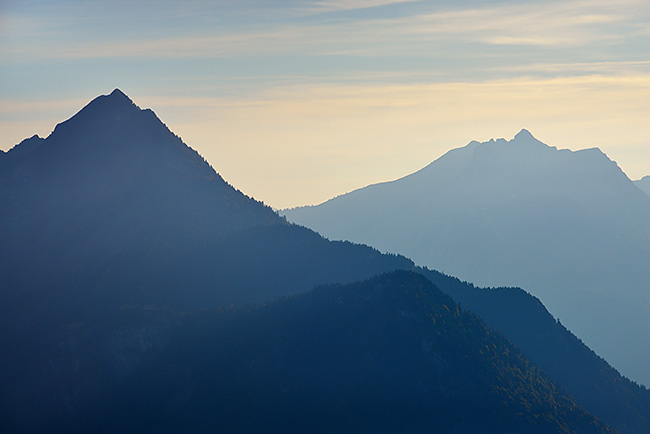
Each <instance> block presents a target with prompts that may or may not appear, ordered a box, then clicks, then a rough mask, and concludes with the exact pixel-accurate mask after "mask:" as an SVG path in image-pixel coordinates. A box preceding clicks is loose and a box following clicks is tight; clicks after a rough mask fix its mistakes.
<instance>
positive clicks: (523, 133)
mask: <svg viewBox="0 0 650 434" xmlns="http://www.w3.org/2000/svg"><path fill="white" fill-rule="evenodd" d="M523 139H535V137H533V135H532V134H531V133H530V131H528V130H527V129H525V128H523V129H522V130H521V131H519V132H518V133H517V134H516V135H515V140H523Z"/></svg>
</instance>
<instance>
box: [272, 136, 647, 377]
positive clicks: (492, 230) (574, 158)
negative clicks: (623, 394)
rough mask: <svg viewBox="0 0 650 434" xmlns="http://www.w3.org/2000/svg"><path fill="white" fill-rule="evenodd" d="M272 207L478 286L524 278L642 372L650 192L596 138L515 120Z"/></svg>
mask: <svg viewBox="0 0 650 434" xmlns="http://www.w3.org/2000/svg"><path fill="white" fill-rule="evenodd" d="M283 213H284V214H285V215H286V217H287V218H288V219H289V220H290V221H293V222H295V223H298V224H302V225H305V226H307V227H310V228H312V229H314V230H316V231H318V232H319V233H321V234H323V235H324V236H326V237H328V238H330V239H345V240H351V241H354V242H359V243H364V244H368V245H372V246H374V247H376V248H378V249H379V250H381V251H387V252H395V253H399V254H403V255H406V256H408V257H410V258H412V259H413V260H414V261H415V262H416V263H418V264H420V265H426V266H428V267H431V268H435V269H437V270H441V271H443V272H445V273H448V274H451V275H455V276H459V277H461V278H462V279H464V280H467V281H471V282H473V283H475V284H478V285H480V286H519V287H523V288H526V290H528V291H530V292H531V293H532V294H534V295H536V296H537V297H539V298H540V299H541V300H542V302H543V303H544V304H545V305H546V306H548V307H549V309H550V310H551V312H553V313H554V314H555V315H557V316H559V317H560V318H561V319H562V321H563V323H564V324H566V325H567V326H568V327H569V328H570V329H571V330H572V331H574V332H575V333H576V334H577V335H578V336H580V337H581V338H582V339H584V340H585V341H586V342H587V344H588V345H589V346H590V347H592V348H594V349H595V350H596V351H597V352H598V353H599V354H601V355H602V356H604V357H605V358H606V359H607V360H609V361H610V362H612V363H613V365H614V366H615V367H617V368H618V369H620V370H621V371H622V372H623V373H624V374H625V375H627V376H631V377H632V378H633V379H635V380H637V381H640V382H643V383H645V384H650V377H649V376H648V375H650V374H649V373H648V370H647V369H646V367H647V366H648V364H650V346H649V345H647V343H648V342H650V288H649V287H648V282H650V267H649V266H648V264H650V248H648V246H650V197H648V196H647V195H645V194H643V192H641V191H640V190H639V189H638V188H637V187H636V186H635V185H634V184H633V183H632V182H631V181H630V180H629V178H627V176H626V175H625V174H624V173H623V172H622V171H621V170H620V168H618V166H617V165H616V163H614V162H613V161H611V160H609V158H607V156H606V155H605V154H603V153H602V152H601V151H600V150H598V149H596V148H592V149H586V150H582V151H576V152H572V151H569V150H558V149H556V148H554V147H550V146H547V145H545V144H544V143H542V142H540V141H538V140H537V139H535V138H534V137H533V136H532V135H531V134H530V133H529V132H528V131H526V130H522V131H521V132H520V133H519V134H517V135H516V136H515V138H514V139H512V140H510V141H507V140H504V139H498V140H490V141H488V142H484V143H479V142H476V141H473V142H471V143H469V144H468V145H467V146H465V147H462V148H458V149H453V150H451V151H449V152H448V153H446V154H445V155H443V156H442V157H440V158H439V159H437V160H436V161H434V162H432V163H431V164H429V165H428V166H426V167H425V168H423V169H421V170H419V171H417V172H415V173H413V174H411V175H408V176H406V177H404V178H401V179H398V180H396V181H392V182H386V183H381V184H375V185H370V186H368V187H364V188H362V189H359V190H355V191H353V192H351V193H347V194H344V195H342V196H339V197H336V198H334V199H331V200H329V201H327V202H325V203H323V204H320V205H318V206H313V207H304V208H296V209H291V210H285V211H283Z"/></svg>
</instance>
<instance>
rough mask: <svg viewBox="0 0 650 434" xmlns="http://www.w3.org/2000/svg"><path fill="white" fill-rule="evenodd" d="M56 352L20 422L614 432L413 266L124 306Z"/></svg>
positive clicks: (73, 427)
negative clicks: (173, 304)
mask: <svg viewBox="0 0 650 434" xmlns="http://www.w3.org/2000/svg"><path fill="white" fill-rule="evenodd" d="M82 343H83V344H85V346H83V347H82V346H80V344H82ZM56 355H57V357H56V358H55V359H54V360H53V361H51V362H50V365H51V366H48V367H47V368H46V371H47V372H46V374H47V375H46V376H45V379H46V380H45V383H44V385H43V386H42V388H41V391H42V394H41V395H37V398H36V400H35V401H36V403H37V404H41V406H40V407H39V408H40V410H41V412H40V413H39V414H38V416H37V417H32V418H30V419H28V422H27V424H28V427H27V429H25V426H24V425H22V422H24V421H20V420H16V419H18V417H20V416H25V415H24V414H20V413H16V412H12V413H11V417H10V421H11V422H14V423H18V424H19V425H18V426H20V427H21V431H22V432H40V430H41V429H44V430H46V431H47V432H66V433H74V432H97V433H100V432H132V431H138V432H156V433H167V432H169V433H177V432H196V433H202V432H206V433H207V432H229V433H237V432H278V433H280V432H282V433H292V432H296V433H298V432H300V433H302V432H310V433H320V432H323V433H325V432H327V433H330V432H344V433H347V432H350V433H352V432H354V433H360V432H368V433H370V432H373V433H379V432H381V433H383V432H386V433H388V432H391V433H394V432H403V433H420V432H449V433H452V432H458V433H466V432H480V433H495V434H497V433H504V432H509V433H522V434H524V433H525V434H534V433H540V434H542V433H543V434H550V433H580V434H587V433H613V432H614V431H613V430H611V429H609V428H607V427H606V426H605V425H603V424H602V423H600V422H598V421H597V420H596V419H595V418H594V417H593V416H591V415H590V414H588V413H586V412H585V411H584V410H582V409H581V408H580V407H578V406H577V405H576V404H575V402H573V400H572V399H571V398H569V397H567V396H566V395H564V394H563V393H562V392H561V391H560V390H559V389H558V388H557V387H556V386H555V385H554V384H553V383H551V382H550V381H549V380H548V379H547V378H545V376H544V375H543V374H542V373H541V372H540V371H539V370H538V369H537V368H535V367H534V365H533V364H532V363H530V362H529V361H528V360H527V359H526V358H525V357H524V356H523V355H522V354H521V353H520V352H519V351H518V350H517V348H515V347H514V345H512V344H511V343H510V342H509V341H507V340H505V339H504V338H502V337H501V336H500V335H498V334H497V333H494V332H493V331H492V330H490V329H489V328H488V327H486V326H485V325H484V324H483V323H482V322H481V321H480V320H479V319H478V318H477V317H476V316H474V315H472V314H469V313H466V312H463V311H461V310H459V308H458V306H457V305H456V304H455V303H454V302H453V301H452V300H451V298H449V297H448V296H446V295H444V294H442V293H441V292H440V291H439V290H438V289H437V288H435V286H434V285H433V284H431V282H430V281H428V280H426V279H425V278H424V277H422V276H419V275H416V274H414V273H409V272H396V273H390V274H387V275H382V276H380V277H375V278H373V279H370V280H366V281H364V282H360V283H354V284H349V285H345V286H333V287H322V288H318V289H316V290H314V291H312V292H310V293H307V294H302V295H298V296H293V297H290V298H287V299H279V300H277V301H275V302H273V303H271V304H269V305H267V306H262V307H256V308H240V309H235V310H226V311H225V312H224V311H221V310H212V311H205V312H203V313H199V314H193V315H185V316H182V317H179V316H177V315H174V314H172V313H169V312H164V311H155V310H153V311H152V310H140V309H126V310H122V311H119V312H117V313H116V314H115V315H113V316H112V320H111V321H109V322H107V321H101V320H100V321H94V322H92V323H87V324H81V325H79V326H78V327H76V328H75V329H68V330H66V332H65V333H64V334H62V336H61V339H60V346H59V350H58V351H57V354H56ZM98 367H101V368H102V369H101V370H98V369H97V368H98ZM89 380H90V381H89ZM50 393H54V394H56V393H59V394H61V396H62V397H66V400H65V401H63V402H61V403H60V404H59V406H54V407H53V406H51V401H49V400H48V399H47V398H46V397H47V396H48V394H50Z"/></svg>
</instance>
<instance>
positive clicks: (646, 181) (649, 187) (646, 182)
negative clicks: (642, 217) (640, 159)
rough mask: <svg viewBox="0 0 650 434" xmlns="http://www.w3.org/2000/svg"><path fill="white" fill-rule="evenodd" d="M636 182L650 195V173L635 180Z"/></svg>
mask: <svg viewBox="0 0 650 434" xmlns="http://www.w3.org/2000/svg"><path fill="white" fill-rule="evenodd" d="M634 184H635V185H636V186H637V187H639V188H640V189H641V190H643V191H645V192H646V194H647V195H648V196H650V175H648V176H644V177H643V178H641V179H639V180H636V181H634Z"/></svg>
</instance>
